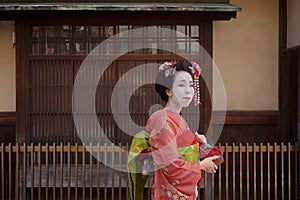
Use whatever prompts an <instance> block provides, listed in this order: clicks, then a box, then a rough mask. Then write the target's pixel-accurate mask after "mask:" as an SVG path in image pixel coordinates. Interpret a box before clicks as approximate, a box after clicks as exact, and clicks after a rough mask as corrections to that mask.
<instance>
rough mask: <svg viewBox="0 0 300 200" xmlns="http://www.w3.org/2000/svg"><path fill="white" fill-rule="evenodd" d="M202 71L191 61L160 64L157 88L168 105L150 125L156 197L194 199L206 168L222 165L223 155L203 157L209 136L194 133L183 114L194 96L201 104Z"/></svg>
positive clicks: (151, 117) (153, 191)
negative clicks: (201, 149) (201, 151)
mask: <svg viewBox="0 0 300 200" xmlns="http://www.w3.org/2000/svg"><path fill="white" fill-rule="evenodd" d="M200 74H201V68H200V67H199V66H198V65H197V64H196V63H189V62H187V61H179V62H178V63H175V62H166V63H164V64H163V65H161V66H160V68H159V74H158V76H157V78H156V83H155V90H156V92H157V93H158V94H159V95H160V97H161V98H162V100H163V101H165V102H166V106H165V107H164V108H163V109H162V110H159V111H156V112H155V113H153V114H152V115H151V116H150V118H149V120H148V122H147V125H146V131H147V132H148V133H150V137H149V145H150V146H151V154H152V157H153V160H154V165H155V172H154V183H153V190H152V199H153V200H162V199H179V200H184V199H192V200H194V199H196V198H197V185H198V184H199V182H200V179H201V174H202V170H204V171H206V172H208V173H215V172H216V170H217V168H218V166H217V165H216V164H215V162H214V160H217V159H219V158H220V156H212V157H208V158H205V159H204V160H202V161H199V143H206V139H205V137H204V136H200V135H198V134H197V133H195V134H194V133H193V132H192V131H191V130H190V129H189V126H188V124H187V123H186V121H185V120H184V119H183V117H182V116H181V110H182V109H183V108H184V107H187V106H189V104H190V103H191V101H192V100H193V99H194V101H195V104H200V96H199V95H200V93H199V84H198V80H199V79H198V78H199V76H200Z"/></svg>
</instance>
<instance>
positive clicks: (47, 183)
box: [45, 143, 49, 200]
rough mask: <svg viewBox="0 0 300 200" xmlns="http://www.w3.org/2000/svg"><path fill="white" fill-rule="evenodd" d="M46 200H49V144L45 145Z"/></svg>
mask: <svg viewBox="0 0 300 200" xmlns="http://www.w3.org/2000/svg"><path fill="white" fill-rule="evenodd" d="M45 153H46V200H48V199H49V197H48V196H49V144H48V143H46V152H45Z"/></svg>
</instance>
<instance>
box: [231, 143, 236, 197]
mask: <svg viewBox="0 0 300 200" xmlns="http://www.w3.org/2000/svg"><path fill="white" fill-rule="evenodd" d="M235 181H236V180H235V144H234V143H232V200H235V195H236V191H235V190H236V189H235Z"/></svg>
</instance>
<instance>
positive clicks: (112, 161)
mask: <svg viewBox="0 0 300 200" xmlns="http://www.w3.org/2000/svg"><path fill="white" fill-rule="evenodd" d="M111 148H112V150H111V170H112V172H111V173H112V174H111V178H112V180H111V197H112V199H115V193H114V190H115V170H114V167H115V166H114V165H115V145H114V144H112V145H111Z"/></svg>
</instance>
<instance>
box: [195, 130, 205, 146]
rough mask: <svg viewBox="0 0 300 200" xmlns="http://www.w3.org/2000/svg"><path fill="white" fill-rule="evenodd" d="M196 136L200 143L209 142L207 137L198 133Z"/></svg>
mask: <svg viewBox="0 0 300 200" xmlns="http://www.w3.org/2000/svg"><path fill="white" fill-rule="evenodd" d="M195 136H196V140H197V142H199V143H204V144H206V143H207V140H206V137H205V135H202V134H201V135H200V134H199V133H198V132H196V133H195Z"/></svg>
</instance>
